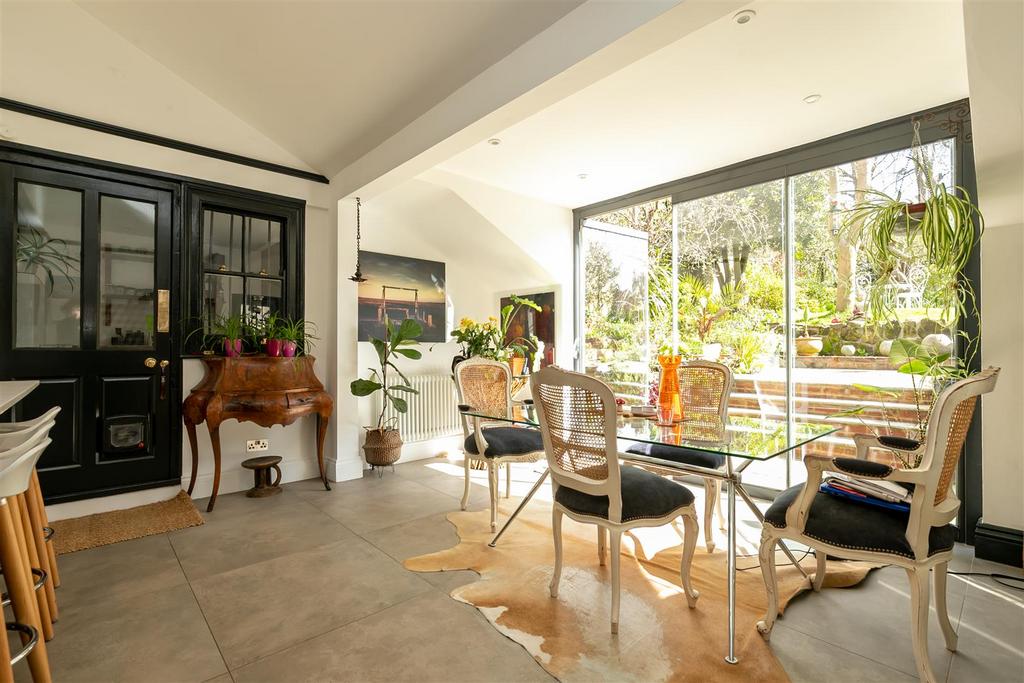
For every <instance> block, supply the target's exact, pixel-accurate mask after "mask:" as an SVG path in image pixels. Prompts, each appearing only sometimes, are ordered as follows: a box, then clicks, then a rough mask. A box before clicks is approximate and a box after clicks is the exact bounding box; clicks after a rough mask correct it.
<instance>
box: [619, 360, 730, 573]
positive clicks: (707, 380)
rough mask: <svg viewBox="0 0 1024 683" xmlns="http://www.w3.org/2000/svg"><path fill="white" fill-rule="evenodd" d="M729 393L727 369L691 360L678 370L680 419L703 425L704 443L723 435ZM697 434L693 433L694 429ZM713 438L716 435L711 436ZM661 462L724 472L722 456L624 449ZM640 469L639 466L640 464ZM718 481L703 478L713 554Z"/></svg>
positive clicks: (721, 521)
mask: <svg viewBox="0 0 1024 683" xmlns="http://www.w3.org/2000/svg"><path fill="white" fill-rule="evenodd" d="M730 394H732V370H731V369H729V366H727V365H723V364H721V363H713V362H710V361H691V362H689V363H686V364H685V365H681V366H680V367H679V397H680V400H681V402H682V404H683V414H684V418H685V419H686V420H687V421H688V422H690V423H691V424H692V423H694V422H697V423H701V424H707V427H708V429H707V434H708V441H709V442H714V441H715V439H716V438H720V437H721V436H724V434H725V427H726V425H728V424H729V414H728V413H729V396H730ZM694 431H697V430H694ZM715 435H717V436H715ZM626 450H627V451H628V452H630V453H639V454H641V455H648V456H651V457H654V458H660V459H663V460H672V461H675V462H681V463H685V464H687V465H694V466H696V467H701V468H705V469H709V470H722V471H723V473H724V470H725V456H724V455H721V454H719V453H712V452H709V451H700V450H696V449H694V450H686V449H684V448H681V447H679V446H668V445H662V444H649V443H636V444H633V445H631V446H630V447H629V448H627V449H626ZM641 467H642V465H641ZM721 494H722V480H721V479H716V478H712V477H705V478H704V545H705V547H706V548H707V551H708V552H709V553H711V552H714V551H715V534H714V530H713V529H712V524H713V516H714V513H715V511H716V510H717V512H718V528H719V529H720V530H722V531H724V530H725V516H724V515H723V514H722V495H721Z"/></svg>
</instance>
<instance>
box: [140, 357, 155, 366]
mask: <svg viewBox="0 0 1024 683" xmlns="http://www.w3.org/2000/svg"><path fill="white" fill-rule="evenodd" d="M142 362H143V364H144V365H145V366H146V367H147V368H155V367H156V358H152V357H150V358H147V359H146V360H144V361H142Z"/></svg>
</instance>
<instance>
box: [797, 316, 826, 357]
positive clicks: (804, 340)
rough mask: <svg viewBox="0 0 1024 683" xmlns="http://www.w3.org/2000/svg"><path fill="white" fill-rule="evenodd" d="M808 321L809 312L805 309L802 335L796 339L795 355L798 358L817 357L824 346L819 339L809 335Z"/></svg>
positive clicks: (809, 317)
mask: <svg viewBox="0 0 1024 683" xmlns="http://www.w3.org/2000/svg"><path fill="white" fill-rule="evenodd" d="M810 319H811V314H810V311H809V310H807V309H806V308H805V309H804V317H803V324H804V333H803V334H802V335H801V336H799V337H797V338H796V355H798V356H817V355H818V354H819V353H821V350H822V348H824V346H825V344H824V342H822V340H821V337H818V336H815V335H812V334H811V333H810V327H809V324H810Z"/></svg>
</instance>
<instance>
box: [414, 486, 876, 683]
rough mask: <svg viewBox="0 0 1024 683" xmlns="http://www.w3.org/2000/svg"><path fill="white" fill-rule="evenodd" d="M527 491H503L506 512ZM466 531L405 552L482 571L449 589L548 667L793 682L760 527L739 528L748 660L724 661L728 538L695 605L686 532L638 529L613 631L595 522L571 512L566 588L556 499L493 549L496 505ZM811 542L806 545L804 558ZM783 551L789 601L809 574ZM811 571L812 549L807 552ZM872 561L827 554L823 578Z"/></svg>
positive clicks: (476, 515) (862, 570)
mask: <svg viewBox="0 0 1024 683" xmlns="http://www.w3.org/2000/svg"><path fill="white" fill-rule="evenodd" d="M516 502H517V501H515V500H511V501H507V500H505V501H502V502H501V506H500V507H501V510H502V513H503V515H502V516H501V517H499V521H503V520H504V519H506V518H507V515H508V514H509V513H510V512H511V511H512V509H513V507H514V505H515V503H516ZM448 520H449V521H450V522H451V523H452V524H454V525H455V527H456V529H457V530H458V533H459V538H460V542H459V544H458V545H457V546H455V547H453V548H449V549H447V550H442V551H440V552H436V553H432V554H429V555H423V556H421V557H413V558H410V559H407V560H405V566H406V567H407V568H408V569H410V570H413V571H419V572H435V571H452V570H461V569H471V570H473V571H475V572H477V573H479V574H480V578H479V580H477V581H475V582H473V583H470V584H467V585H464V586H461V587H459V588H456V589H455V590H453V591H452V592H451V596H452V597H453V598H455V599H456V600H460V601H462V602H465V603H468V604H470V605H474V606H475V607H476V608H477V609H479V610H480V612H481V613H483V615H484V616H485V617H486V618H487V619H488V620H489V621H490V622H491V623H492V624H493V625H494V627H495V628H496V629H498V630H499V631H500V632H501V633H503V634H505V635H506V636H508V637H509V638H511V639H512V640H514V641H516V642H517V643H519V644H520V645H522V646H523V647H524V648H525V649H526V650H527V651H528V652H529V653H530V654H531V655H533V657H534V658H535V659H536V660H537V661H538V662H539V663H540V664H541V666H543V667H544V668H545V669H546V670H547V671H548V672H549V673H551V674H552V675H553V676H555V677H556V678H558V679H559V680H561V681H567V682H568V681H588V682H589V681H595V680H605V681H644V682H646V681H758V682H759V683H767V682H769V681H786V680H788V677H787V675H786V672H785V671H784V670H783V669H782V666H781V665H780V664H779V662H778V660H776V659H775V657H774V656H773V654H772V652H771V649H770V647H769V645H768V644H767V643H765V641H764V640H763V639H762V638H761V636H760V635H759V634H758V633H757V630H756V627H755V624H756V623H757V621H758V620H759V619H761V618H763V616H764V610H765V604H766V597H765V590H764V584H763V582H762V579H761V571H760V569H759V568H758V566H757V554H756V542H757V539H758V537H759V535H760V534H759V531H758V529H757V528H755V527H754V526H752V525H749V524H748V525H746V526H745V527H743V528H742V529H741V536H742V539H741V543H742V547H741V548H740V549H739V550H738V551H737V552H738V553H740V554H744V555H752V557H747V558H743V559H741V560H739V562H738V566H739V567H740V568H741V569H744V570H743V571H738V572H737V593H736V611H737V614H736V634H737V635H736V648H737V655H738V657H739V659H740V662H739V664H738V665H730V664H727V663H726V662H725V661H724V655H725V653H726V623H727V602H726V600H727V598H726V555H725V552H724V548H725V542H724V541H725V538H724V535H721V534H720V536H721V538H720V539H719V540H718V541H717V543H718V549H716V551H715V552H714V553H712V554H708V553H707V552H706V550H705V549H704V548H703V546H702V544H703V542H704V539H703V529H702V530H701V538H700V540H699V541H698V547H697V551H696V554H695V556H694V560H693V567H692V570H691V577H692V580H693V585H694V587H695V588H696V589H697V590H698V591H700V598H699V599H698V601H697V606H696V608H695V609H690V608H689V607H688V606H687V604H686V598H685V596H684V595H683V593H682V589H681V588H680V585H679V561H680V557H681V554H682V545H681V535H680V534H681V533H682V525H681V524H680V525H678V529H677V528H676V527H675V526H674V525H669V526H665V527H661V528H657V529H637V530H636V531H635V532H633V533H632V534H629V535H625V536H624V537H623V544H622V552H623V557H622V603H621V614H620V619H619V635H618V636H613V635H612V634H611V629H610V620H611V574H610V568H609V567H608V566H605V567H601V566H599V565H598V558H597V532H596V530H595V527H594V526H592V525H581V524H576V523H575V522H573V521H572V520H570V519H568V518H564V522H563V532H564V534H565V535H564V539H565V541H564V550H565V560H564V567H563V570H562V579H561V584H560V588H559V595H558V598H557V599H556V598H551V597H550V595H549V593H548V583H549V581H550V580H551V572H552V566H553V562H554V545H553V541H552V537H551V504H550V503H549V502H545V501H542V500H536V499H535V500H534V501H532V502H531V503H530V505H529V506H527V508H526V510H524V512H523V514H522V515H520V517H519V519H518V520H517V521H516V522H515V524H514V525H513V526H512V527H511V528H510V529H509V530H508V532H507V533H506V534H505V535H504V536H503V537H502V539H501V541H500V543H499V544H498V547H496V548H489V547H488V546H487V543H488V541H490V539H491V538H492V536H493V534H492V533H491V531H490V525H489V513H488V512H487V511H486V510H481V511H476V512H453V513H450V514H449V515H448ZM801 555H802V553H796V556H797V557H800V556H801ZM788 561H789V560H788V559H787V558H786V557H785V555H783V554H782V553H779V555H778V563H779V565H780V566H779V570H778V577H779V591H780V604H781V605H782V606H783V607H785V605H786V604H787V603H788V602H789V601H790V600H791V599H792V598H793V597H794V596H796V595H797V594H799V593H800V592H802V591H804V590H809V588H810V585H809V582H808V581H807V579H805V578H804V577H803V576H802V575H801V574H800V573H799V571H797V569H796V567H793V566H782V565H784V564H785V563H787V562H788ZM802 564H803V565H804V566H805V567H806V569H807V571H808V573H809V574H813V571H814V558H813V557H807V558H806V559H804V560H803V563H802ZM871 568H872V567H871V565H868V564H864V563H855V562H829V566H828V572H827V577H826V580H825V587H826V588H829V587H832V588H840V587H847V586H852V585H855V584H857V583H859V582H860V581H862V580H863V579H864V577H865V576H866V575H867V573H868V572H869V571H870V569H871Z"/></svg>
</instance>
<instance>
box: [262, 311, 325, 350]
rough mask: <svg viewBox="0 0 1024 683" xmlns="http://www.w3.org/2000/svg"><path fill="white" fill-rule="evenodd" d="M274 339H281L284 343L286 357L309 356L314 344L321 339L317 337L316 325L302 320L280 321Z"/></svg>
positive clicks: (285, 319)
mask: <svg viewBox="0 0 1024 683" xmlns="http://www.w3.org/2000/svg"><path fill="white" fill-rule="evenodd" d="M268 338H269V337H268ZM272 338H273V339H280V340H282V341H283V342H284V344H283V346H284V355H285V356H295V355H305V354H308V353H309V352H310V350H311V349H312V348H313V342H314V341H317V340H318V339H319V338H318V337H317V336H316V325H314V324H313V323H312V322H310V321H308V320H304V319H302V318H298V319H292V318H281V319H278V320H277V321H276V324H275V328H274V335H273V337H272ZM289 349H290V351H289Z"/></svg>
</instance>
